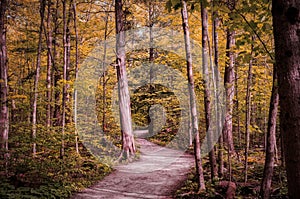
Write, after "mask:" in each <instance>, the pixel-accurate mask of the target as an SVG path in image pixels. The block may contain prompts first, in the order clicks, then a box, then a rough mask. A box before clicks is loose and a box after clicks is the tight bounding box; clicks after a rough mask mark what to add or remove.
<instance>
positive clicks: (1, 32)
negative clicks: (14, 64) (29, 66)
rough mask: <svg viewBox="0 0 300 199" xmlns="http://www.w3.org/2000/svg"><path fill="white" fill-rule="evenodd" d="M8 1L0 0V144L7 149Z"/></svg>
mask: <svg viewBox="0 0 300 199" xmlns="http://www.w3.org/2000/svg"><path fill="white" fill-rule="evenodd" d="M7 5H8V2H7V0H3V1H1V2H0V136H1V137H0V139H1V140H0V141H1V142H0V144H1V149H4V150H6V151H8V131H9V108H8V98H7V97H8V74H7V73H8V65H7V47H6V25H5V24H6V10H7Z"/></svg>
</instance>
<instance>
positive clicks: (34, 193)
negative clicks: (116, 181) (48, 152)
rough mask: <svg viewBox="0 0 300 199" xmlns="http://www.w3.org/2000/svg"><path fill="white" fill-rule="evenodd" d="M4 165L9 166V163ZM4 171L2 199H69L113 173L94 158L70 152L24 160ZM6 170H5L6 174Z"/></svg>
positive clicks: (0, 191)
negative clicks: (61, 156)
mask: <svg viewBox="0 0 300 199" xmlns="http://www.w3.org/2000/svg"><path fill="white" fill-rule="evenodd" d="M3 163H4V162H2V163H1V165H3V167H5V166H4V165H5V163H4V164H3ZM6 167H7V171H6V172H5V169H6V168H1V170H2V172H1V175H0V186H1V189H0V198H8V199H9V198H68V197H69V196H70V195H71V194H72V193H73V192H76V191H79V190H81V189H83V188H85V187H88V186H90V185H92V184H93V183H94V182H96V181H98V180H100V179H102V178H103V177H104V176H105V175H107V174H108V173H110V172H111V169H110V167H108V166H106V165H103V164H101V163H99V162H97V161H96V160H95V159H93V157H89V156H80V155H77V154H76V153H72V152H68V153H66V155H65V156H64V158H63V159H61V158H59V157H58V156H57V157H55V156H51V157H50V156H49V157H44V155H43V156H39V155H38V156H37V157H35V158H32V157H26V156H24V157H22V159H19V160H16V159H15V160H12V159H10V161H9V162H8V164H7V166H6ZM3 170H4V171H3Z"/></svg>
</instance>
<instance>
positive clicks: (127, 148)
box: [115, 0, 135, 158]
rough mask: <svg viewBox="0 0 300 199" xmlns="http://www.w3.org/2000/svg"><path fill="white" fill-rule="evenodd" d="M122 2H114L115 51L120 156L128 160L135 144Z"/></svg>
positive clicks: (133, 151) (120, 0)
mask: <svg viewBox="0 0 300 199" xmlns="http://www.w3.org/2000/svg"><path fill="white" fill-rule="evenodd" d="M122 7H123V3H122V0H116V1H115V19H116V34H117V41H116V49H117V52H116V54H117V78H118V86H119V108H120V123H121V133H122V154H121V156H120V157H122V156H123V155H126V156H127V158H130V154H132V155H133V154H134V153H135V144H134V137H133V130H132V119H131V109H130V95H129V89H128V80H127V74H126V54H125V32H124V13H123V10H122Z"/></svg>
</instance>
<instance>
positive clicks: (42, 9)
mask: <svg viewBox="0 0 300 199" xmlns="http://www.w3.org/2000/svg"><path fill="white" fill-rule="evenodd" d="M44 12H45V1H44V0H40V18H41V22H40V29H39V43H38V52H37V60H36V69H35V78H34V98H33V105H32V108H33V110H32V138H33V146H32V153H33V156H35V155H36V142H35V139H36V123H37V100H38V86H39V78H40V69H41V53H42V36H43V26H44Z"/></svg>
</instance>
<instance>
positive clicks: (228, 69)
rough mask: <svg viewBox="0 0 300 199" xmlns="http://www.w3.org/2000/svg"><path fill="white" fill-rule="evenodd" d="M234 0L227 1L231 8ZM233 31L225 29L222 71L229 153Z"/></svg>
mask: <svg viewBox="0 0 300 199" xmlns="http://www.w3.org/2000/svg"><path fill="white" fill-rule="evenodd" d="M234 6H235V0H229V1H228V7H229V9H230V10H233V9H234ZM234 36H235V31H233V30H230V29H227V39H226V40H227V42H226V57H227V61H226V64H225V73H224V85H225V92H226V112H225V123H224V126H223V136H224V141H225V142H227V144H228V147H229V151H230V153H232V152H234V145H233V135H232V110H233V97H234V78H235V72H234V64H235V56H234V52H233V46H234Z"/></svg>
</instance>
